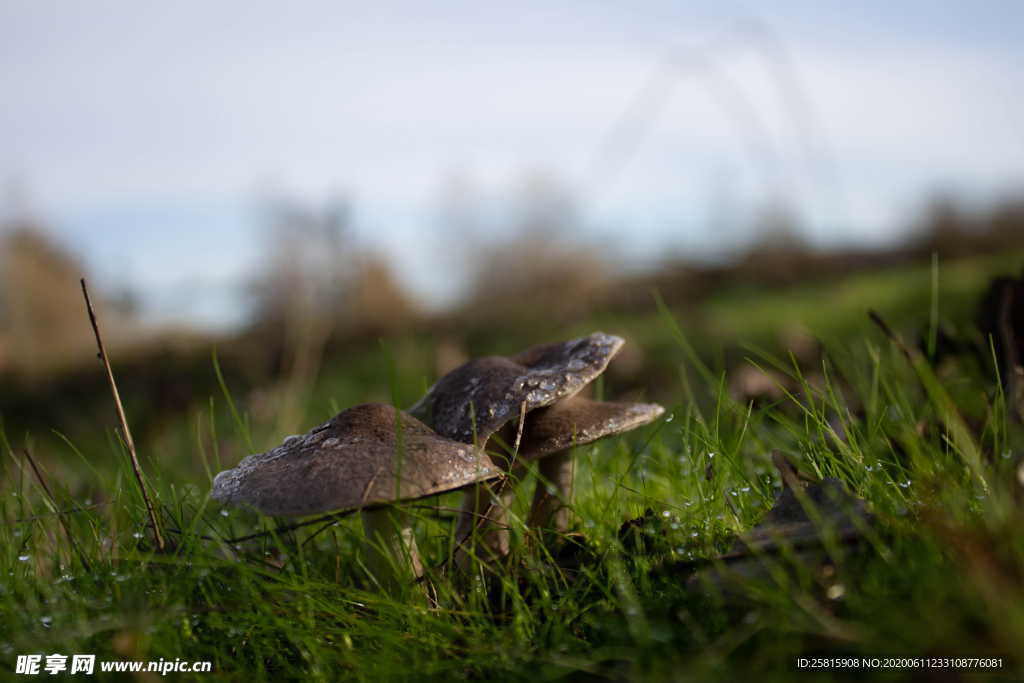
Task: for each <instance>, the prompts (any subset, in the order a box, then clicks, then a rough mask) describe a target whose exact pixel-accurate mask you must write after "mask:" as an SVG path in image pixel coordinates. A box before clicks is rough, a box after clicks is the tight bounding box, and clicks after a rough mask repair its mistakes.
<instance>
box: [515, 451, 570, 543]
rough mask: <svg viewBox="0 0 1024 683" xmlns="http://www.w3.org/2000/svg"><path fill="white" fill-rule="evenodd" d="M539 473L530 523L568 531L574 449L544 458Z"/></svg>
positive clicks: (545, 527) (539, 466)
mask: <svg viewBox="0 0 1024 683" xmlns="http://www.w3.org/2000/svg"><path fill="white" fill-rule="evenodd" d="M538 475H539V476H538V478H537V488H536V489H535V490H534V494H533V504H532V505H531V506H530V517H529V519H528V521H527V524H528V525H529V526H531V527H539V528H544V529H551V530H553V531H557V532H558V533H565V532H567V531H568V530H569V511H570V510H569V500H570V499H571V498H572V483H573V476H574V468H573V459H572V451H571V450H569V449H567V450H564V451H562V452H561V453H555V454H554V455H551V456H549V457H547V458H544V459H543V460H541V461H540V462H539V463H538Z"/></svg>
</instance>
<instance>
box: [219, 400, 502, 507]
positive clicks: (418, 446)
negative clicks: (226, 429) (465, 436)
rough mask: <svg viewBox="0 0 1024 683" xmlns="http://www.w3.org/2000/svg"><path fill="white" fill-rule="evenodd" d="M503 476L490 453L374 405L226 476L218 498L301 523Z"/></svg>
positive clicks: (348, 412)
mask: <svg viewBox="0 0 1024 683" xmlns="http://www.w3.org/2000/svg"><path fill="white" fill-rule="evenodd" d="M500 473H501V471H500V470H499V469H498V468H496V467H495V466H494V465H493V464H492V463H491V460H490V458H488V457H487V455H486V454H485V453H484V452H483V451H482V450H480V449H477V448H474V447H472V446H469V445H467V444H464V443H459V442H456V441H452V440H451V439H446V438H444V437H442V436H439V435H437V434H436V433H434V432H433V431H432V430H431V429H430V428H429V427H427V426H426V425H424V424H423V423H422V422H420V421H419V420H417V419H415V418H413V417H410V416H409V415H407V414H405V413H403V412H401V411H399V410H396V409H395V408H393V407H392V406H389V405H384V404H379V403H368V404H365V405H360V406H356V407H354V408H349V409H348V410H345V411H343V412H341V413H338V414H337V415H335V416H334V417H333V418H331V420H329V421H328V422H325V423H324V424H322V425H320V426H319V427H314V428H313V429H311V430H310V431H309V432H307V433H306V434H304V435H301V436H291V437H288V438H287V439H285V441H284V443H282V444H281V445H280V446H278V447H277V448H274V449H273V450H270V451H267V452H266V453H260V454H257V455H250V456H248V457H247V458H245V459H243V460H242V462H240V463H239V464H238V466H237V467H235V468H234V469H230V470H226V471H224V472H221V473H220V474H218V475H217V477H216V478H215V479H214V480H213V492H212V497H213V498H214V499H215V500H217V501H220V502H221V503H226V504H233V505H250V506H252V507H254V508H256V509H257V510H259V511H260V512H263V513H264V514H267V515H280V516H299V515H309V514H315V513H320V512H330V511H334V510H337V511H345V510H354V509H356V508H363V507H370V506H373V505H380V504H384V503H394V502H397V501H400V500H409V499H413V498H421V497H423V496H429V495H433V494H437V493H443V492H445V491H451V490H454V489H458V488H461V487H463V486H467V485H469V484H472V483H475V482H479V481H482V480H484V479H489V478H491V477H494V476H497V475H499V474H500Z"/></svg>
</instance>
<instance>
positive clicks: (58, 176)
mask: <svg viewBox="0 0 1024 683" xmlns="http://www.w3.org/2000/svg"><path fill="white" fill-rule="evenodd" d="M1022 30H1024V3H1020V2H977V3H965V2H955V3H952V2H951V3H944V2H937V1H931V2H924V1H916V0H911V1H905V2H900V3H892V2H879V1H874V0H866V1H864V2H859V3H850V2H809V1H803V0H794V1H790V2H773V3H770V4H765V3H741V2H729V1H728V0H725V1H721V0H718V1H715V2H704V1H696V2H690V3H680V2H668V1H664V0H650V1H649V2H644V3H625V2H611V1H601V0H587V1H566V2H557V1H555V0H545V1H544V2H539V1H536V0H519V1H517V2H515V3H511V2H506V3H479V2H449V1H446V0H439V1H437V2H432V3H419V2H411V1H408V0H397V1H388V0H384V1H378V2H373V3H366V2H359V3H355V2H345V1H340V2H339V1H335V2H320V1H313V0H310V1H306V2H303V1H297V2H292V3H287V4H282V3H272V2H263V1H260V0H250V1H248V2H234V1H232V0H222V1H220V2H216V3H211V2H193V1H191V0H182V1H179V2H174V3H166V2H163V3H158V2H151V1H144V2H105V1H103V0H92V1H90V2H88V3H84V2H73V1H72V0H63V1H60V2H57V1H53V0H0V93H3V105H2V106H0V181H3V182H5V183H6V184H7V186H8V187H11V188H15V190H16V191H11V192H8V193H7V194H6V195H5V196H4V197H3V198H0V202H6V203H7V204H8V206H6V207H4V206H0V210H6V211H8V212H10V211H12V210H14V209H13V208H12V206H10V205H12V204H14V203H18V204H19V205H27V206H28V207H30V208H31V211H32V212H33V214H35V215H37V216H38V217H39V218H41V219H42V220H43V221H44V222H45V223H46V224H47V225H48V226H49V227H50V230H51V231H52V233H53V234H54V235H55V236H56V237H57V238H58V239H59V240H60V241H62V242H63V243H65V244H67V245H69V246H70V247H71V248H73V249H75V250H77V251H78V252H79V253H80V254H81V255H82V258H83V260H84V261H85V263H86V265H87V267H88V269H89V272H90V273H92V274H93V275H94V276H95V277H96V278H98V279H99V280H100V281H101V282H102V283H104V284H106V285H107V286H128V287H131V288H133V289H135V290H136V291H138V292H139V293H140V295H141V297H142V301H143V304H144V305H145V311H146V312H147V315H149V316H150V317H151V318H152V319H154V320H161V321H168V320H186V321H190V322H193V323H196V324H201V325H207V326H214V327H216V326H225V325H230V324H233V323H235V322H238V321H239V319H240V316H242V315H244V310H245V308H244V300H243V296H242V294H241V292H242V291H243V290H244V285H245V283H246V282H249V281H251V280H252V279H253V278H256V277H258V272H259V267H260V263H261V259H262V258H263V256H264V255H265V252H266V249H267V244H266V240H265V231H261V227H260V226H261V224H262V223H261V221H262V219H263V218H264V216H262V215H261V213H260V206H263V205H265V203H261V199H262V198H265V197H266V196H267V195H268V194H269V195H275V196H287V197H291V198H294V200H295V201H298V202H302V203H305V204H307V205H308V206H310V207H313V208H314V209H315V208H316V207H325V206H327V205H328V204H329V203H330V202H331V201H332V200H333V199H334V198H337V197H339V196H343V197H347V198H348V199H349V200H350V201H351V202H352V206H353V207H354V214H353V215H354V225H355V228H354V229H355V230H356V232H357V234H358V236H359V239H360V240H361V241H362V242H363V243H364V244H366V245H368V246H369V247H371V248H374V249H377V250H379V251H381V252H383V253H386V254H387V255H389V257H390V258H392V259H393V262H394V263H395V265H396V269H397V271H398V273H399V276H400V278H401V279H402V280H403V281H404V282H405V283H406V284H407V285H408V286H409V287H410V288H412V289H413V290H414V292H415V293H416V294H417V295H418V296H419V297H420V298H421V299H422V300H423V301H425V302H426V303H432V304H435V305H440V304H441V303H443V302H445V301H449V300H451V299H452V298H453V297H454V296H456V295H457V293H458V283H459V282H460V280H459V278H458V276H457V274H455V273H452V272H451V270H450V267H451V264H450V261H451V260H450V258H449V259H446V258H444V257H445V252H446V251H449V250H451V245H450V244H448V240H450V239H451V235H450V234H449V233H447V232H446V231H445V230H444V226H443V225H441V216H442V215H443V203H444V200H443V198H444V197H445V195H446V192H447V191H448V190H449V189H450V187H451V185H452V184H453V182H455V181H456V180H459V181H460V182H464V183H469V184H471V185H472V186H473V187H474V188H475V189H476V192H478V193H479V194H480V195H481V196H484V197H489V198H492V199H493V198H501V197H504V196H507V195H509V194H510V193H512V192H513V191H514V189H515V188H516V187H517V186H518V185H519V184H521V183H522V182H523V178H525V177H528V176H530V174H536V173H544V174H547V175H548V176H550V177H554V178H557V179H559V181H560V182H562V183H563V184H564V185H565V186H567V187H568V188H570V189H571V191H572V192H573V194H574V196H575V197H576V198H577V201H578V202H579V206H580V209H581V213H582V215H583V216H584V220H583V223H584V225H585V226H586V228H587V230H588V231H589V233H590V236H591V237H592V238H593V239H594V240H596V241H598V242H600V243H602V244H608V245H615V246H614V248H615V254H616V258H618V259H620V260H621V261H622V262H623V263H624V264H625V265H636V264H645V263H647V264H650V263H656V262H657V261H658V260H659V259H661V258H664V257H665V255H667V254H678V253H682V254H695V255H709V254H711V255H713V254H715V253H718V252H720V251H721V250H723V249H725V248H730V247H734V246H736V245H737V244H739V243H742V242H743V240H745V239H749V238H750V237H751V235H752V232H751V231H752V230H753V227H751V226H753V225H754V224H755V221H754V218H755V217H756V216H757V215H759V214H760V213H761V212H763V211H764V210H765V208H766V207H768V206H774V205H784V206H786V207H788V208H789V209H790V210H791V211H792V212H793V213H794V214H795V215H797V216H798V217H799V219H800V221H801V225H802V229H803V230H804V232H805V234H806V236H807V237H808V238H809V239H811V240H812V241H814V242H815V243H819V244H823V245H829V244H879V245H884V244H887V243H891V242H892V241H894V240H896V239H898V238H899V237H900V235H901V234H903V233H902V231H904V230H905V229H906V227H907V226H908V224H909V222H910V221H911V220H912V218H913V215H914V213H915V211H918V210H920V208H921V207H922V206H923V205H924V203H925V202H926V201H927V200H928V198H929V197H931V196H933V195H934V194H935V193H937V192H954V193H957V194H960V195H963V196H966V197H973V198H977V199H979V200H982V201H984V200H988V199H991V198H994V197H998V196H1000V194H1003V193H1008V192H1013V191H1019V190H1020V189H1021V188H1022V186H1024V183H1022V180H1024V127H1022V125H1021V124H1020V122H1021V121H1024V88H1022V87H1021V85H1022V83H1021V74H1022V73H1024V41H1022V40H1021V33H1022ZM494 201H495V205H500V202H498V200H497V199H495V200H494Z"/></svg>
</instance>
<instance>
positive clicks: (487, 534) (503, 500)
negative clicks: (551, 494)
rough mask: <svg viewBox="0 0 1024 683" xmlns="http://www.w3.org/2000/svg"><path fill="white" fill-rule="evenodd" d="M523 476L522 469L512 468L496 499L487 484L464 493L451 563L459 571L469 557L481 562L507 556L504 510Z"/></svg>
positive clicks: (492, 489)
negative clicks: (454, 563) (508, 478)
mask: <svg viewBox="0 0 1024 683" xmlns="http://www.w3.org/2000/svg"><path fill="white" fill-rule="evenodd" d="M525 473H526V468H525V467H519V466H517V467H515V468H513V470H512V472H511V473H510V474H509V475H508V476H509V477H510V479H511V481H509V482H507V483H506V484H505V485H504V486H502V487H501V491H499V492H498V493H497V496H495V492H494V487H493V485H488V484H477V485H476V486H473V487H471V488H470V489H469V490H468V491H467V492H466V494H465V497H464V498H463V499H462V512H461V514H460V515H459V523H458V526H457V527H456V529H455V540H456V541H457V542H458V543H459V547H458V548H457V550H456V558H455V559H456V564H457V565H458V566H459V567H462V568H465V567H466V566H467V564H468V562H469V558H470V556H471V555H472V554H473V553H475V554H476V556H477V557H479V558H481V559H484V560H486V559H492V558H499V557H504V556H505V555H508V553H509V550H510V549H511V534H510V532H509V520H508V510H509V508H510V507H511V506H512V503H513V502H515V499H516V494H515V485H516V484H517V483H518V482H519V480H520V479H521V478H522V476H523V475H524V474H525ZM495 498H497V500H495ZM483 517H486V519H482V518H483Z"/></svg>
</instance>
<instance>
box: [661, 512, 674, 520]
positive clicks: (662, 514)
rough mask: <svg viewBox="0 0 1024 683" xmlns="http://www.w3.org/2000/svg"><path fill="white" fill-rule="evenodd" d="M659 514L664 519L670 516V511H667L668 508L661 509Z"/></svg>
mask: <svg viewBox="0 0 1024 683" xmlns="http://www.w3.org/2000/svg"><path fill="white" fill-rule="evenodd" d="M661 516H662V517H664V518H665V519H668V518H669V517H671V516H672V513H671V512H669V511H668V510H662V511H661Z"/></svg>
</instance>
